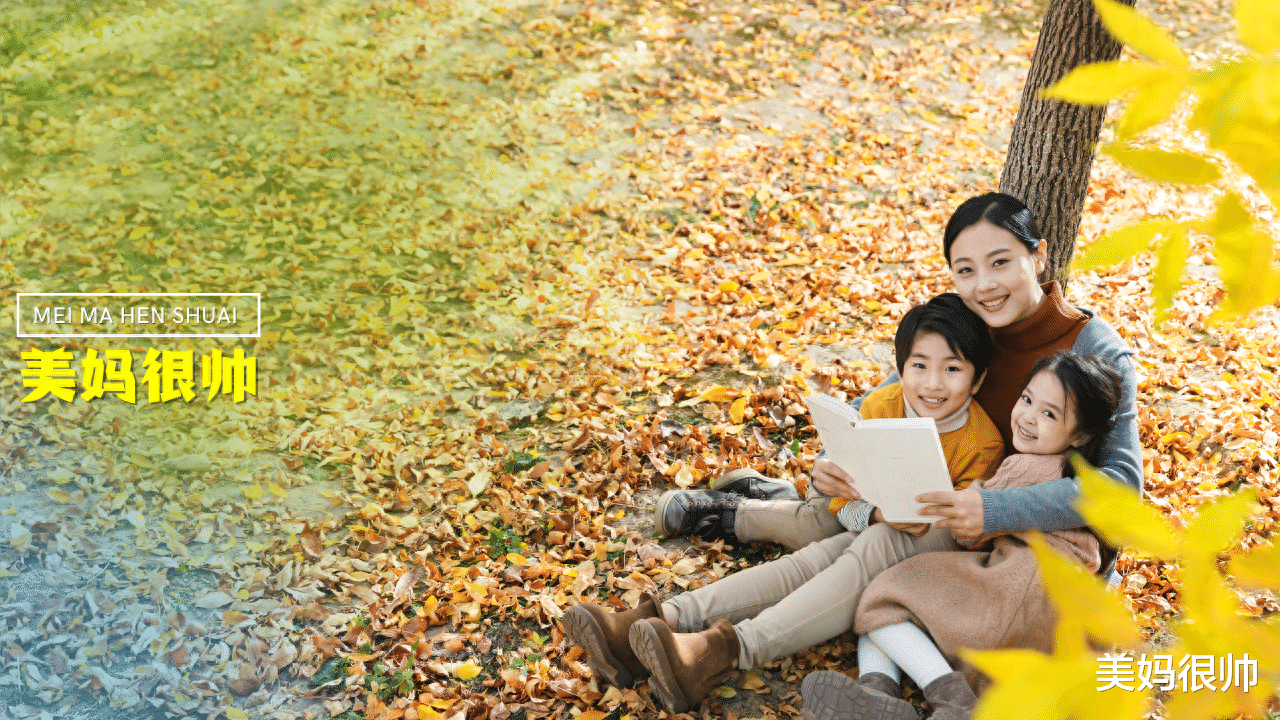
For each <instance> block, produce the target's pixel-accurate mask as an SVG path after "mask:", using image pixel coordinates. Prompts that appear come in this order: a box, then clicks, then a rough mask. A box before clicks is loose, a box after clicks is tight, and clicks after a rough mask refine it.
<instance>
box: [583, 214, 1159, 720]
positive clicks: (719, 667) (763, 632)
mask: <svg viewBox="0 0 1280 720" xmlns="http://www.w3.org/2000/svg"><path fill="white" fill-rule="evenodd" d="M943 254H944V256H945V257H946V259H947V263H948V265H949V267H950V269H951V277H952V281H953V282H954V283H955V289H956V292H957V293H958V294H959V295H960V297H961V299H962V300H963V301H964V303H965V305H967V306H968V307H969V308H970V309H971V310H973V311H974V312H975V313H977V314H978V316H979V317H981V318H983V320H984V321H985V322H986V323H987V325H988V326H989V327H990V328H991V335H992V341H993V343H994V345H995V354H994V355H993V357H992V359H991V363H990V365H989V366H988V370H987V379H986V381H985V382H984V383H983V385H982V388H981V389H980V390H979V391H978V394H977V395H976V399H977V401H978V402H979V403H980V404H981V405H982V407H983V408H984V409H985V410H986V411H987V414H988V415H989V416H990V417H991V419H992V420H993V421H994V422H995V424H996V426H997V427H998V428H1000V429H1001V432H1002V433H1007V432H1010V430H1009V428H1010V415H1011V412H1012V409H1013V405H1014V403H1015V402H1016V401H1017V399H1018V396H1019V393H1020V391H1021V390H1022V383H1023V381H1024V380H1025V379H1026V377H1027V374H1028V373H1029V372H1030V370H1031V368H1032V367H1033V366H1034V365H1035V363H1036V362H1037V361H1039V360H1040V359H1041V358H1043V357H1046V356H1048V355H1051V354H1053V353H1055V352H1057V351H1059V350H1064V349H1071V350H1074V351H1076V352H1078V353H1080V354H1083V355H1097V356H1099V357H1101V358H1102V359H1103V360H1105V361H1107V362H1108V363H1110V364H1111V365H1112V366H1114V367H1115V368H1116V369H1117V370H1118V371H1119V372H1120V375H1121V387H1122V392H1121V401H1120V409H1119V410H1118V411H1117V413H1116V416H1115V418H1114V423H1113V425H1112V429H1111V431H1110V432H1109V433H1108V434H1107V436H1106V438H1105V440H1104V441H1103V447H1104V448H1105V449H1104V450H1103V452H1102V454H1101V456H1100V458H1101V462H1100V469H1101V470H1102V471H1103V472H1106V473H1108V474H1109V475H1111V476H1112V477H1115V478H1116V479H1118V480H1120V481H1121V482H1124V483H1126V484H1128V485H1130V486H1132V487H1134V488H1135V489H1138V488H1140V487H1141V481H1142V464H1141V462H1142V452H1141V448H1140V446H1139V444H1138V426H1137V406H1136V396H1137V381H1136V378H1135V375H1134V370H1133V363H1132V361H1131V360H1130V356H1131V355H1132V354H1133V351H1132V350H1131V349H1130V348H1129V347H1128V346H1127V345H1125V343H1124V341H1123V340H1122V339H1121V338H1120V336H1119V335H1118V334H1117V333H1116V332H1115V330H1113V329H1112V328H1111V326H1110V325H1108V324H1107V323H1106V321H1104V320H1102V319H1101V318H1097V317H1094V316H1093V314H1092V313H1090V312H1088V311H1085V310H1080V309H1078V308H1075V307H1072V306H1071V305H1069V304H1067V303H1066V301H1065V300H1064V299H1063V297H1062V290H1061V287H1060V286H1059V285H1058V283H1057V282H1050V283H1046V284H1044V285H1041V284H1040V283H1039V282H1038V281H1037V276H1038V275H1039V274H1040V273H1041V272H1042V271H1043V270H1044V268H1045V264H1046V262H1047V260H1046V258H1047V249H1046V246H1045V242H1044V241H1043V240H1041V239H1040V238H1039V233H1038V231H1037V230H1036V228H1035V223H1034V221H1033V220H1032V218H1031V213H1030V211H1029V210H1028V209H1027V207H1026V206H1025V205H1024V204H1023V203H1022V202H1021V201H1019V200H1017V199H1016V198H1013V197H1011V196H1009V195H1004V194H1001V193H987V194H985V195H981V196H979V197H975V198H971V199H970V200H967V201H966V202H964V203H963V204H962V205H960V207H959V208H957V209H956V212H955V213H954V214H953V215H952V217H951V220H950V221H949V222H948V223H947V227H946V231H945V233H944V236H943ZM894 380H896V378H895V377H890V378H889V379H888V380H887V381H886V382H892V381H894ZM1004 439H1005V444H1006V446H1007V447H1012V445H1011V437H1010V435H1005V437H1004ZM846 478H847V476H846V475H845V474H844V473H843V472H842V471H840V469H839V468H837V467H836V466H835V465H834V464H833V463H831V462H830V461H827V460H825V459H820V460H819V461H818V462H816V463H815V464H814V467H813V471H812V485H813V487H814V488H815V489H816V490H818V491H820V492H822V493H824V494H826V495H831V496H840V497H846V498H849V499H851V500H853V499H858V497H857V493H856V492H855V491H854V490H853V489H852V486H851V485H850V484H849V483H848V481H847V479H846ZM1075 496H1076V484H1075V481H1074V480H1072V479H1071V478H1061V479H1058V480H1052V481H1049V482H1045V483H1040V484H1038V485H1035V486H1031V487H1023V488H1009V489H1006V490H1002V491H990V490H987V491H984V490H980V489H966V490H963V491H960V492H956V493H950V492H947V493H925V494H923V495H921V496H919V497H918V498H917V499H918V500H919V501H920V502H923V503H926V504H927V506H926V507H925V508H923V509H922V510H921V514H922V515H933V516H941V517H942V519H941V520H938V521H936V522H934V523H933V526H932V528H930V529H928V530H927V531H926V532H923V533H922V534H921V535H920V536H919V537H916V536H913V535H909V534H906V533H903V532H899V531H897V530H894V529H892V528H890V527H888V526H886V525H883V524H875V525H872V526H870V527H869V528H868V529H867V530H865V531H863V532H861V533H854V532H846V533H841V534H838V535H835V536H833V537H829V538H826V539H823V540H819V541H817V542H814V543H811V544H810V545H808V546H805V547H804V548H802V549H800V550H798V551H796V552H794V553H792V554H790V555H787V556H784V557H782V558H779V559H777V560H774V561H772V562H769V563H765V564H763V565H759V566H756V567H753V568H749V569H747V570H745V571H743V572H740V573H736V574H733V575H730V576H728V577H725V578H724V579H722V580H719V581H717V582H715V583H712V584H710V585H707V586H706V587H703V588H700V589H698V590H695V591H692V592H688V593H684V594H681V595H677V596H676V597H675V598H673V599H671V600H669V601H667V602H666V603H664V604H662V605H658V603H657V601H656V599H654V598H653V597H652V596H646V598H645V599H644V601H642V602H641V604H640V605H639V606H638V607H637V608H635V609H632V610H628V611H624V612H618V613H609V612H606V611H604V610H603V609H601V608H599V607H598V606H595V605H594V604H587V603H584V604H582V605H579V606H576V608H575V609H571V611H570V613H571V615H569V614H567V615H566V618H565V620H566V631H567V632H568V634H569V636H570V637H571V638H572V639H573V640H574V641H575V642H577V643H578V644H580V645H582V646H583V647H584V648H585V649H586V650H587V651H588V653H590V654H591V655H592V656H593V658H596V659H597V660H599V659H601V658H603V659H604V661H605V664H606V665H607V666H608V667H609V668H611V670H613V672H607V673H606V675H607V676H608V677H611V678H616V679H617V681H621V682H626V681H627V680H629V679H630V678H632V677H634V676H635V675H637V674H638V673H640V672H643V671H645V670H647V671H649V672H652V673H653V674H654V677H653V683H652V684H653V686H654V688H655V689H656V690H657V691H658V694H659V696H660V697H662V699H663V701H664V704H665V705H667V709H668V710H669V711H672V712H680V711H683V710H684V709H686V708H687V707H688V705H691V704H693V703H696V702H698V701H699V700H701V699H702V698H703V697H705V696H706V695H707V693H709V692H710V691H711V689H712V688H714V687H715V686H716V684H717V683H718V682H719V681H720V679H721V678H723V677H724V676H725V675H727V674H728V673H729V672H730V671H732V670H733V669H734V668H739V669H747V668H754V667H759V666H760V665H763V664H765V663H767V662H769V661H770V660H773V659H775V658H778V657H782V656H785V655H789V654H791V653H794V652H796V651H798V650H802V649H804V648H807V647H810V646H812V645H814V644H817V643H820V642H823V641H826V640H829V639H831V638H833V637H835V636H837V635H839V634H841V633H843V632H844V631H846V630H848V629H850V628H851V627H853V616H854V611H855V609H856V608H857V606H858V601H859V600H860V599H861V597H862V591H863V590H864V589H865V588H866V586H867V584H868V583H869V582H870V581H871V580H872V578H874V577H875V576H876V575H878V574H879V573H880V572H882V571H883V570H885V569H886V568H888V567H891V566H893V565H895V564H897V563H899V562H901V561H902V560H904V559H906V558H908V557H912V556H914V555H917V554H920V553H924V552H931V551H939V550H944V551H945V550H960V549H961V546H960V545H959V544H958V543H957V542H956V539H957V538H958V539H960V540H962V541H966V542H972V541H975V540H977V538H979V537H980V536H983V535H992V534H996V533H1011V532H1019V531H1025V530H1064V529H1068V528H1076V527H1081V526H1083V525H1084V524H1085V523H1084V521H1083V519H1081V517H1080V515H1079V514H1078V513H1076V511H1075V510H1074V509H1073V508H1072V503H1073V501H1074V500H1075ZM577 608H580V609H577ZM673 629H674V630H675V631H676V632H673ZM877 690H878V691H879V692H881V693H883V694H886V695H895V694H897V693H898V692H900V688H896V687H888V686H886V687H882V688H877Z"/></svg>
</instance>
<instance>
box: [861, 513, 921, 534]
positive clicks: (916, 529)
mask: <svg viewBox="0 0 1280 720" xmlns="http://www.w3.org/2000/svg"><path fill="white" fill-rule="evenodd" d="M871 522H873V523H885V524H886V525H888V526H889V527H891V528H893V529H894V530H897V531H898V532H904V533H906V534H908V535H912V536H914V537H920V536H921V535H924V534H925V533H927V532H929V527H930V526H929V523H891V522H885V519H884V513H882V512H880V508H876V509H875V510H874V511H873V512H872V513H871Z"/></svg>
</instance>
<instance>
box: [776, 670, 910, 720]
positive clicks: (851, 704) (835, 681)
mask: <svg viewBox="0 0 1280 720" xmlns="http://www.w3.org/2000/svg"><path fill="white" fill-rule="evenodd" d="M800 693H801V695H803V696H804V706H805V709H807V710H808V711H809V712H811V713H813V714H814V715H816V716H817V717H818V718H819V720H916V711H915V709H914V708H912V707H911V703H909V702H907V701H906V700H903V699H902V686H901V685H899V684H898V683H897V682H895V681H894V679H893V678H891V677H889V676H888V675H885V674H884V673H878V672H870V673H863V674H862V675H861V676H859V677H858V679H857V680H853V679H852V678H850V677H849V676H848V675H845V674H843V673H838V672H831V671H829V670H822V671H819V672H811V673H809V674H808V675H805V676H804V682H803V683H801V684H800Z"/></svg>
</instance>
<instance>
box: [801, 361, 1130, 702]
mask: <svg viewBox="0 0 1280 720" xmlns="http://www.w3.org/2000/svg"><path fill="white" fill-rule="evenodd" d="M1120 395H1121V379H1120V375H1119V373H1118V372H1117V371H1116V370H1115V369H1114V368H1113V367H1111V366H1110V365H1108V364H1107V363H1106V362H1105V361H1103V360H1100V359H1098V358H1097V357H1093V356H1086V355H1079V354H1077V353H1074V352H1071V351H1064V352H1060V353H1058V354H1056V355H1050V356H1049V357H1046V358H1044V359H1042V360H1041V361H1040V362H1038V363H1037V364H1036V365H1035V367H1034V368H1033V369H1032V371H1031V374H1030V376H1029V377H1028V380H1027V383H1026V386H1025V387H1024V388H1023V391H1022V395H1021V397H1020V398H1019V399H1018V401H1017V403H1016V404H1015V405H1014V407H1013V411H1012V416H1011V419H1012V422H1011V426H1012V428H1011V429H1012V439H1013V446H1014V449H1016V450H1017V451H1018V452H1017V454H1014V455H1010V456H1009V457H1008V458H1006V459H1005V461H1004V462H1003V463H1002V464H1001V465H1000V469H999V470H997V471H996V474H995V476H994V477H992V478H991V479H990V480H988V481H986V482H984V483H983V484H982V487H983V489H987V490H1002V491H1005V492H1011V493H1017V492H1018V490H1017V489H1016V488H1023V487H1027V486H1031V485H1035V484H1038V483H1041V482H1046V481H1050V480H1056V479H1058V478H1060V477H1062V476H1063V474H1064V473H1067V472H1068V471H1069V469H1070V468H1069V466H1067V465H1066V464H1065V460H1066V453H1068V452H1069V451H1071V450H1073V449H1075V450H1079V452H1080V453H1081V455H1083V456H1084V458H1085V459H1086V460H1088V461H1089V462H1091V463H1096V462H1097V459H1098V457H1099V454H1100V450H1101V448H1100V445H1101V439H1102V438H1103V437H1105V436H1106V434H1107V431H1108V430H1109V429H1110V423H1111V419H1112V417H1113V415H1114V414H1115V412H1116V408H1117V407H1118V406H1119V403H1120ZM1022 535H1023V533H998V534H995V535H985V536H982V537H980V538H978V539H977V541H976V542H972V543H962V544H965V545H966V546H967V547H971V548H972V549H974V550H979V549H981V550H983V552H934V553H925V554H922V555H917V556H915V557H912V558H909V559H907V560H905V561H903V562H902V563H900V564H898V565H896V566H894V567H892V568H889V569H888V570H886V571H885V572H883V573H881V574H880V575H879V576H878V577H877V578H876V579H875V580H874V581H872V583H871V584H870V585H869V586H868V587H867V591H866V592H865V593H864V594H863V596H862V599H861V602H860V603H859V605H858V611H857V614H856V615H855V625H854V629H855V630H856V631H857V632H858V633H859V634H860V635H861V637H859V639H858V668H859V672H860V677H859V679H858V680H857V681H856V682H855V681H853V680H850V679H849V678H848V677H847V676H845V675H843V674H840V673H835V672H821V673H812V674H810V675H809V676H807V677H806V678H805V679H804V683H803V688H802V689H803V694H804V700H805V706H806V707H807V708H808V709H809V710H810V711H811V712H813V713H814V714H815V715H817V716H818V717H819V718H823V720H834V719H835V718H841V719H842V720H845V719H848V718H852V719H853V720H862V719H864V718H865V719H866V720H871V719H872V718H875V719H879V720H888V719H893V720H915V717H916V714H915V710H914V709H912V707H911V704H910V703H908V702H906V701H905V700H903V699H901V697H900V696H899V693H900V689H899V687H900V686H899V684H898V683H899V681H900V678H901V674H900V670H901V671H905V672H906V673H907V674H908V675H910V676H911V678H912V679H913V680H915V682H916V684H917V685H918V686H919V687H920V688H921V689H922V690H923V692H924V696H925V698H926V699H928V700H929V702H930V703H931V704H932V705H933V707H934V713H933V715H932V716H931V717H932V718H933V719H934V720H966V719H967V718H968V717H969V715H970V712H971V711H972V709H973V706H974V704H975V703H976V702H977V698H976V697H975V696H974V693H973V691H972V689H971V688H970V686H969V683H968V682H967V681H966V679H965V676H964V675H962V674H961V673H959V672H953V671H952V670H951V664H950V663H951V662H955V661H956V660H957V650H958V649H959V648H962V647H964V648H976V649H995V648H1031V649H1036V650H1041V651H1043V652H1050V651H1052V647H1053V626H1054V620H1055V617H1056V616H1055V613H1054V610H1053V607H1052V605H1051V604H1050V603H1049V601H1048V598H1047V597H1046V596H1045V594H1044V589H1043V587H1042V586H1041V584H1040V581H1039V570H1038V565H1037V563H1036V559H1035V555H1034V554H1033V552H1032V551H1031V549H1030V548H1029V547H1028V546H1027V544H1026V543H1025V542H1024V540H1023V537H1022ZM1044 537H1045V540H1046V541H1047V542H1048V543H1049V544H1050V546H1052V547H1053V548H1054V549H1055V550H1057V551H1058V552H1059V553H1062V554H1064V555H1066V556H1067V557H1069V558H1072V559H1074V560H1076V561H1077V562H1079V563H1080V564H1081V565H1084V566H1085V567H1087V568H1089V570H1090V571H1094V572H1096V571H1097V570H1098V568H1099V566H1100V565H1101V554H1100V548H1099V544H1098V540H1097V538H1095V537H1094V536H1093V535H1092V534H1091V533H1090V532H1089V531H1087V530H1085V529H1083V528H1078V529H1073V530H1056V531H1052V532H1046V533H1044Z"/></svg>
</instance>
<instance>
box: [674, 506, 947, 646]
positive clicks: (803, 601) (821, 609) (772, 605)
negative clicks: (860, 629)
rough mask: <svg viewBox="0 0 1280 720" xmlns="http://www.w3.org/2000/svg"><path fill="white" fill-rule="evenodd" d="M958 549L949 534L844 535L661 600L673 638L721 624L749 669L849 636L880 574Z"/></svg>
mask: <svg viewBox="0 0 1280 720" xmlns="http://www.w3.org/2000/svg"><path fill="white" fill-rule="evenodd" d="M960 549H962V548H961V547H960V546H959V545H958V544H956V542H955V540H954V539H953V538H952V536H951V531H950V530H943V529H934V530H930V531H929V532H928V533H926V534H925V535H924V537H920V538H916V537H912V536H910V535H907V534H906V533H902V532H898V531H897V530H894V529H893V528H891V527H889V526H888V525H884V524H879V523H877V524H875V525H872V526H871V527H869V528H867V530H865V531H864V532H862V533H860V534H859V533H853V532H844V533H841V534H839V535H835V536H833V537H829V538H827V539H825V540H819V541H817V542H814V543H810V544H809V545H807V546H805V547H804V548H802V549H800V550H798V551H796V552H794V553H791V554H790V555H786V556H783V557H780V558H778V559H777V560H773V561H771V562H767V563H765V564H763V565H757V566H755V567H753V568H748V569H746V570H743V571H742V572H739V573H734V574H732V575H729V576H728V577H725V578H722V579H720V580H718V581H716V582H714V583H712V584H710V585H707V586H705V587H701V588H699V589H697V590H694V591H692V592H687V593H683V594H681V595H677V596H676V597H674V598H672V599H671V600H668V601H667V602H666V603H664V606H670V607H673V608H674V609H676V610H677V611H678V612H679V613H680V620H679V626H678V628H677V630H678V631H679V632H700V631H702V630H705V629H706V628H707V627H708V626H710V625H711V624H712V623H714V622H716V621H717V620H721V619H724V620H728V621H729V622H731V623H733V624H734V629H735V630H737V633H738V643H739V648H740V650H739V653H738V667H739V668H740V669H743V670H746V669H749V668H756V667H760V666H761V665H764V664H765V663H768V662H769V661H771V660H774V659H776V658H780V657H784V656H787V655H791V654H793V653H795V652H798V651H800V650H804V649H806V648H808V647H811V646H813V645H816V644H818V643H820V642H825V641H827V640H830V639H831V638H834V637H836V636H837V635H840V634H841V633H843V632H845V631H846V630H849V629H851V628H853V615H854V611H855V610H857V608H858V601H859V600H860V599H861V598H862V591H863V590H864V589H865V588H866V586H867V584H868V583H870V582H871V580H872V579H873V578H874V577H875V576H876V575H879V574H880V573H881V572H883V571H884V570H885V569H887V568H889V567H892V566H893V565H896V564H897V563H899V562H902V561H903V560H905V559H907V558H909V557H911V556H913V555H918V554H920V553H924V552H934V551H940V550H960Z"/></svg>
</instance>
